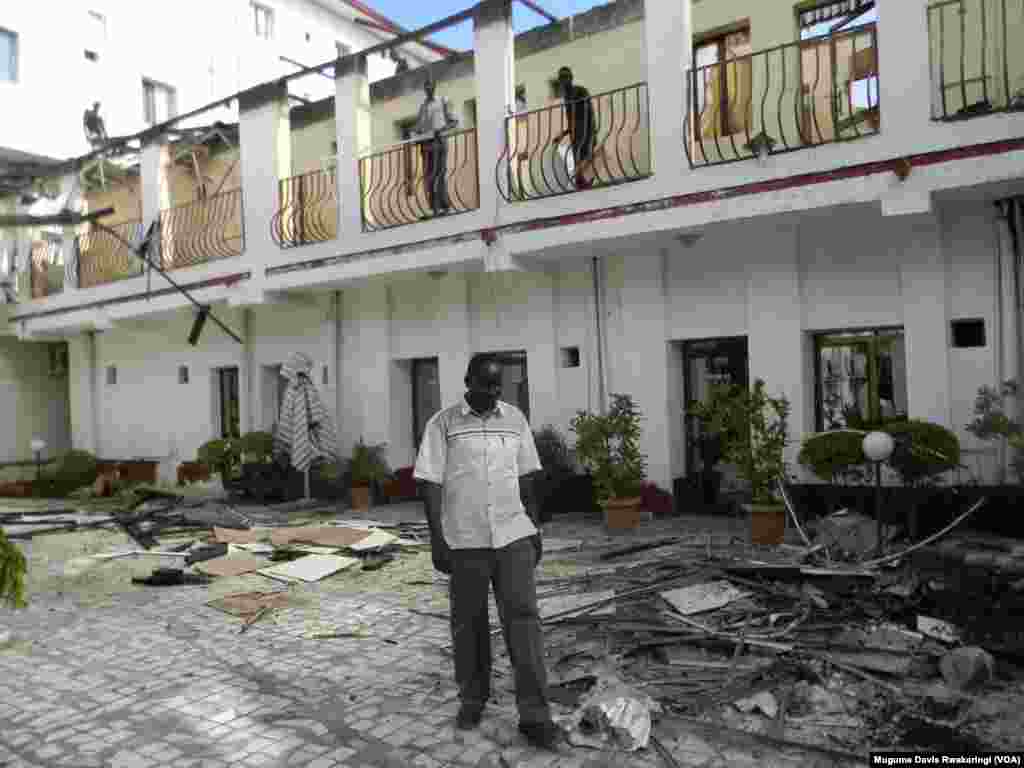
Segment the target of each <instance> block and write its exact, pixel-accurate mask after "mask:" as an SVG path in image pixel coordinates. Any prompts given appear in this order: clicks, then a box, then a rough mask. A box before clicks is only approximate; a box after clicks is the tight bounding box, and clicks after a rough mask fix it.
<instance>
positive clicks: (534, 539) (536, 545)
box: [530, 530, 544, 568]
mask: <svg viewBox="0 0 1024 768" xmlns="http://www.w3.org/2000/svg"><path fill="white" fill-rule="evenodd" d="M530 543H531V544H533V549H534V551H535V552H536V553H537V560H536V562H535V563H534V564H533V567H534V568H536V567H537V566H538V565H540V559H541V558H542V557H543V556H544V540H543V538H542V537H541V534H540V531H539V530H538V531H537V533H535V534H534V535H533V536H531V537H530Z"/></svg>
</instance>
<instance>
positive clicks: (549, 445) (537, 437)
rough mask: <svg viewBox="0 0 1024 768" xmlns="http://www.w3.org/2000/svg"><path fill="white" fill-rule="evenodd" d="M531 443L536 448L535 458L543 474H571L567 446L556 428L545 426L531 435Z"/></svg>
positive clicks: (571, 469)
mask: <svg viewBox="0 0 1024 768" xmlns="http://www.w3.org/2000/svg"><path fill="white" fill-rule="evenodd" d="M533 442H534V445H536V446H537V456H538V457H540V465H541V467H542V468H543V470H544V472H545V473H547V474H550V475H552V476H554V475H558V476H562V475H571V474H572V473H573V463H572V457H571V455H570V453H569V444H568V443H567V442H566V440H565V437H564V436H563V435H562V433H561V432H559V431H558V429H557V428H556V427H554V426H553V425H551V424H546V425H544V426H543V427H541V428H540V429H538V430H536V431H535V432H534V433H533Z"/></svg>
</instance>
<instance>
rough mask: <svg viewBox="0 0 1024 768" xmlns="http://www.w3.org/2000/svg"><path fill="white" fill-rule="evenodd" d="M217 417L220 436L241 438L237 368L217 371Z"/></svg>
mask: <svg viewBox="0 0 1024 768" xmlns="http://www.w3.org/2000/svg"><path fill="white" fill-rule="evenodd" d="M216 381H217V415H218V423H219V427H220V436H221V437H222V438H224V439H227V438H232V437H241V436H242V433H241V425H242V420H241V399H240V398H239V395H238V366H236V365H232V366H229V367H226V368H218V369H217V379H216Z"/></svg>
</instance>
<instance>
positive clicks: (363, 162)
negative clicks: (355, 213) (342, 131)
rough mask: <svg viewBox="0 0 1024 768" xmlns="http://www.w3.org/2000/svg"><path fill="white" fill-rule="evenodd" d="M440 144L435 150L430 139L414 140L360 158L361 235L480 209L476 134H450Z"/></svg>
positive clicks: (468, 130)
mask: <svg viewBox="0 0 1024 768" xmlns="http://www.w3.org/2000/svg"><path fill="white" fill-rule="evenodd" d="M441 140H442V141H443V142H444V143H443V150H441V151H438V150H437V149H436V148H435V145H434V140H433V139H424V138H416V139H411V140H409V141H404V142H402V143H400V144H396V145H395V146H392V147H389V148H388V149H385V150H382V151H379V152H374V153H373V154H369V155H366V156H365V157H362V158H360V160H359V177H360V184H361V186H362V198H363V230H364V231H366V232H372V231H375V230H380V229H388V228H390V227H398V226H402V225H403V224H411V223H413V222H416V221H421V220H424V219H432V218H435V217H436V216H439V215H450V214H455V213H465V212H467V211H472V210H475V209H476V208H478V207H479V206H480V184H479V176H478V171H477V145H476V129H475V128H468V129H464V130H461V131H451V132H449V133H445V134H442V136H441ZM434 158H440V159H441V160H443V161H444V167H443V168H440V169H439V171H440V175H439V176H435V175H434V174H433V172H432V167H431V165H430V164H431V163H432V162H436V160H435V159H434ZM432 182H433V189H431V183H432ZM434 196H436V198H437V199H436V200H435V199H434ZM432 201H433V203H434V204H432ZM446 206H447V209H446Z"/></svg>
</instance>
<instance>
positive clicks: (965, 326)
mask: <svg viewBox="0 0 1024 768" xmlns="http://www.w3.org/2000/svg"><path fill="white" fill-rule="evenodd" d="M952 326H953V347H954V348H955V349H971V348H974V347H984V346H985V321H984V320H977V319H971V320H954V321H953V323H952Z"/></svg>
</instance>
